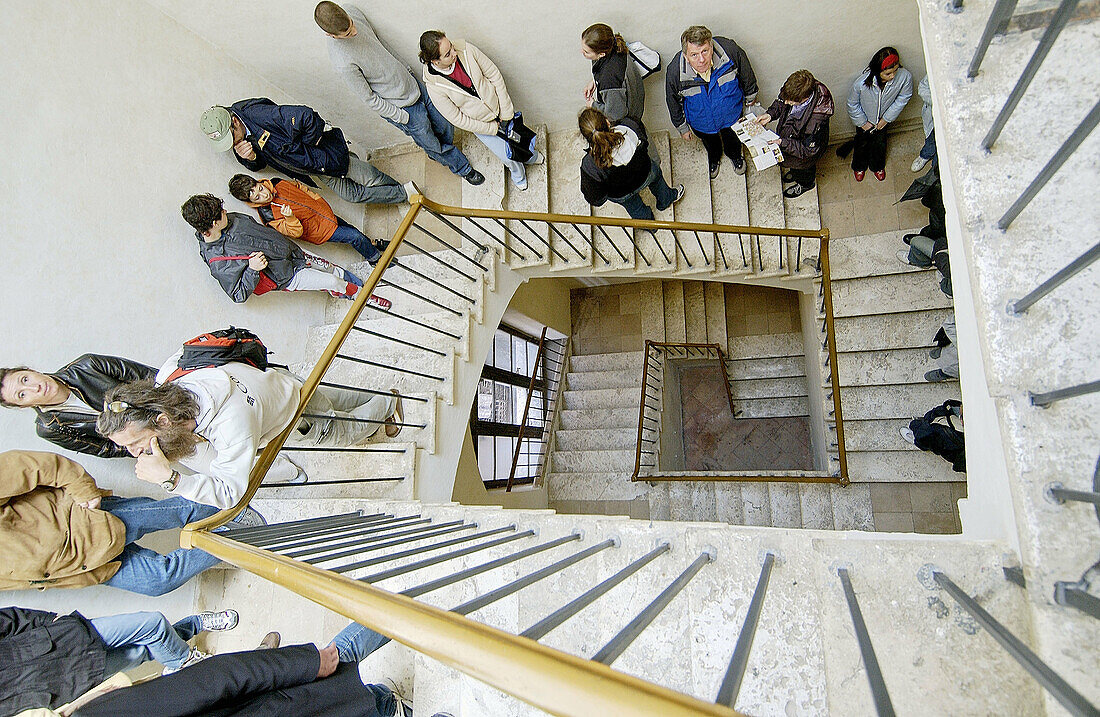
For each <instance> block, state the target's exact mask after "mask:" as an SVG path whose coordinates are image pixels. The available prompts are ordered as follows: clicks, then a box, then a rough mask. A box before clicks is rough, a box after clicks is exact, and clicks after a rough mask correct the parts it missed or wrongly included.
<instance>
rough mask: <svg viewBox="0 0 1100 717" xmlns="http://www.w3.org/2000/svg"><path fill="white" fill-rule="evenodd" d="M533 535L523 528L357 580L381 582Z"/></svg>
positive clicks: (413, 553)
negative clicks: (510, 533)
mask: <svg viewBox="0 0 1100 717" xmlns="http://www.w3.org/2000/svg"><path fill="white" fill-rule="evenodd" d="M515 528H516V526H514V525H513V526H512V530H515ZM534 535H535V531H533V530H525V531H523V532H522V533H516V534H515V535H505V536H504V537H502V538H495V539H493V540H490V541H487V542H484V543H478V544H477V545H468V546H466V547H465V548H458V549H457V550H452V551H450V552H449V553H443V554H442V555H435V556H433V557H430V558H424V559H423V560H418V561H416V562H414V563H407V564H405V565H399V566H397V567H395V568H390V569H389V570H383V571H382V572H379V573H374V574H373V575H368V576H366V577H365V578H359V580H360V581H361V582H364V583H376V582H381V581H382V580H386V579H388V578H393V577H397V576H398V575H404V574H405V573H411V572H413V571H414V570H420V569H421V568H426V567H429V566H431V565H436V564H438V563H442V562H446V561H447V560H454V559H455V558H461V557H462V556H464V555H469V554H470V553H477V552H480V551H482V550H488V549H489V548H495V547H496V546H498V545H504V544H505V543H511V542H513V541H515V540H522V539H523V538H531V537H534ZM436 547H438V546H436ZM429 549H431V548H429ZM422 552H425V551H424V550H420V549H417V550H415V551H408V550H406V551H405V553H406V554H407V555H415V554H416V553H422ZM402 557H405V556H402Z"/></svg>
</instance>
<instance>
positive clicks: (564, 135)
mask: <svg viewBox="0 0 1100 717" xmlns="http://www.w3.org/2000/svg"><path fill="white" fill-rule="evenodd" d="M547 145H548V146H549V148H550V153H549V155H548V157H547V161H548V162H549V168H548V169H549V183H550V184H549V193H550V196H549V200H550V212H552V213H554V214H571V215H579V216H589V215H590V214H591V212H592V207H591V206H590V205H589V204H588V202H587V200H585V198H584V195H583V194H581V183H580V175H579V172H578V167H580V166H581V159H583V157H584V152H585V149H586V148H587V146H588V143H587V142H585V141H584V137H581V133H580V132H578V131H577V130H565V131H561V132H551V133H550V135H549V136H548V137H547ZM577 227H578V228H579V229H580V232H579V233H578V231H577V229H574V228H573V227H570V226H561V225H559V226H558V229H559V230H560V231H561V232H562V234H563V235H564V236H565V238H566V239H562V238H561V237H560V236H558V235H557V234H556V233H554V232H551V237H550V242H551V244H552V245H553V246H554V247H555V248H557V250H558V251H559V252H560V253H561V254H562V255H564V256H566V257H568V258H569V261H568V262H563V261H561V259H559V258H558V257H557V256H556V255H555V256H552V258H551V261H550V266H551V268H555V269H559V268H568V267H574V266H591V265H592V263H593V261H595V262H596V266H597V267H600V266H603V265H604V262H603V260H602V259H599V258H598V257H596V256H595V255H594V254H593V252H592V246H591V243H590V242H591V238H592V230H591V229H590V228H588V227H586V226H582V225H580V224H578V225H577ZM566 240H568V241H566ZM570 245H572V246H570ZM578 253H579V254H580V255H581V256H578ZM581 257H583V258H581Z"/></svg>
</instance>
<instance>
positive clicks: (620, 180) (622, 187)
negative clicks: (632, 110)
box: [581, 117, 651, 207]
mask: <svg viewBox="0 0 1100 717" xmlns="http://www.w3.org/2000/svg"><path fill="white" fill-rule="evenodd" d="M612 129H618V130H620V132H621V129H629V130H630V131H631V132H633V134H634V136H635V137H636V138H637V144H636V146H635V147H634V152H633V154H632V155H630V156H621V155H623V154H625V153H624V152H622V151H621V150H623V149H624V147H625V146H627V143H628V142H629V143H630V144H633V141H631V140H630V139H627V140H624V143H623V144H622V145H620V146H619V147H617V148H616V149H615V152H614V153H613V154H612V165H611V166H610V167H606V168H604V167H600V166H598V165H597V164H596V160H595V159H593V158H592V151H591V150H588V151H586V152H585V154H584V159H582V160H581V193H582V194H583V195H584V198H585V199H586V200H588V203H589V204H591V205H592V206H595V207H598V206H600V205H602V204H603V203H604V202H606V201H607V200H608V199H621V198H623V197H628V196H630V195H631V194H633V193H634V192H637V191H638V190H639V189H641V188H642V185H644V184H645V180H646V179H648V178H649V170H650V167H651V162H650V158H649V137H648V136H647V135H646V131H645V126H644V125H643V124H642V123H641V122H638V121H637V120H635V119H633V118H632V117H624V118H623V119H622V121H620V122H618V123H616V124H615V125H613V126H612ZM628 136H629V135H628Z"/></svg>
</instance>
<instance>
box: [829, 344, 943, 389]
mask: <svg viewBox="0 0 1100 717" xmlns="http://www.w3.org/2000/svg"><path fill="white" fill-rule="evenodd" d="M935 367H936V362H935V360H933V359H932V358H929V356H928V349H926V348H912V349H888V350H886V351H860V352H858V353H842V354H838V355H837V369H838V371H839V374H840V385H841V386H875V385H879V384H903V383H917V382H919V381H923V380H924V374H925V372H926V371H931V370H932V369H934V368H935Z"/></svg>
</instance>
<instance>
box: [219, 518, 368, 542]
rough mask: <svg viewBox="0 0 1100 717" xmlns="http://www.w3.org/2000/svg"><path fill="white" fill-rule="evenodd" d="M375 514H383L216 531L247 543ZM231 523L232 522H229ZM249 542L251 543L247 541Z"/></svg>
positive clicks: (356, 520)
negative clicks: (264, 536) (300, 528)
mask: <svg viewBox="0 0 1100 717" xmlns="http://www.w3.org/2000/svg"><path fill="white" fill-rule="evenodd" d="M376 515H383V514H381V513H375V514H372V515H369V516H367V515H363V512H362V511H358V510H357V511H354V512H352V513H341V514H340V515H329V516H325V517H324V518H304V519H302V520H292V521H289V522H286V523H272V524H270V525H257V526H253V527H250V528H230V529H229V530H223V531H222V532H220V533H218V534H219V535H221V536H222V537H223V538H232V539H233V540H237V541H240V542H242V543H248V542H249V540H251V539H253V538H256V537H258V536H263V535H269V534H277V533H280V532H288V531H293V530H294V529H297V528H299V527H301V526H309V527H310V528H313V527H324V526H329V525H343V524H345V523H355V522H358V521H360V520H363V519H364V518H373V517H374V516H376ZM230 525H232V523H230ZM249 544H251V543H249Z"/></svg>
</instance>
